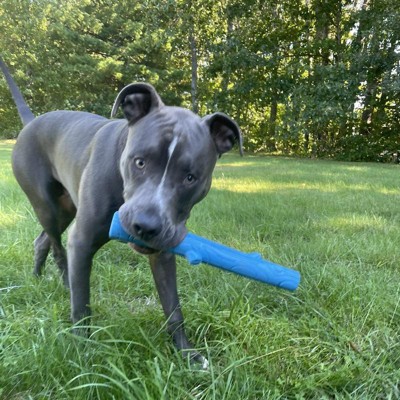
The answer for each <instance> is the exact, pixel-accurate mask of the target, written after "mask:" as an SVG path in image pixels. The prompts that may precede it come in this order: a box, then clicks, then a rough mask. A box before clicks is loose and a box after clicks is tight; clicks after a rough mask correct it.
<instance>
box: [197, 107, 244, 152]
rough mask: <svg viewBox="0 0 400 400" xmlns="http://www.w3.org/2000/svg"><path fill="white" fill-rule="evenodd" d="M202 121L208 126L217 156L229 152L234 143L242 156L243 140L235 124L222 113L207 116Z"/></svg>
mask: <svg viewBox="0 0 400 400" xmlns="http://www.w3.org/2000/svg"><path fill="white" fill-rule="evenodd" d="M203 121H204V122H205V123H206V124H207V125H208V128H209V129H210V134H211V136H212V138H213V140H214V143H215V146H216V148H217V152H218V154H219V155H221V154H223V153H226V152H227V151H229V150H231V149H232V147H233V146H234V144H235V143H237V144H238V146H239V152H240V155H241V156H243V139H242V133H241V131H240V128H239V126H238V125H237V123H236V122H235V121H234V120H233V119H231V118H229V117H228V116H227V115H225V114H223V113H219V112H218V113H215V114H211V115H207V116H206V117H204V118H203Z"/></svg>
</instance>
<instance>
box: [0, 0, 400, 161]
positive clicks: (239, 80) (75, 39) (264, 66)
mask: <svg viewBox="0 0 400 400" xmlns="http://www.w3.org/2000/svg"><path fill="white" fill-rule="evenodd" d="M0 26H1V27H2V34H1V36H0V52H1V54H2V57H3V59H4V61H5V62H6V63H7V64H8V65H9V67H10V69H11V70H12V72H13V74H14V76H15V78H16V80H17V81H18V84H19V85H20V87H21V89H22V90H23V93H24V95H25V98H26V99H27V101H28V103H29V104H30V106H31V107H32V109H33V111H34V113H35V114H40V113H43V112H45V111H50V110H55V109H75V110H85V111H89V112H96V113H98V114H101V115H104V116H108V115H109V114H110V110H111V106H112V103H113V100H114V97H115V95H116V93H117V92H118V90H119V89H121V88H122V87H123V86H124V85H126V84H128V83H130V82H135V81H143V80H145V81H148V82H150V83H152V84H153V85H154V86H155V87H156V88H157V90H158V91H159V93H161V95H162V97H163V99H164V101H165V103H166V104H168V105H180V106H185V107H188V108H191V109H192V110H194V111H195V112H198V113H199V114H201V115H203V114H206V113H210V112H213V111H216V110H218V111H223V112H225V113H227V114H229V115H231V116H232V117H233V118H235V119H236V120H237V121H238V123H239V124H240V126H241V127H242V130H243V133H244V137H245V146H246V148H247V150H249V151H261V152H274V153H281V154H295V155H301V156H313V157H331V158H336V159H341V160H365V161H377V160H381V161H390V160H392V158H393V154H396V153H397V152H398V151H400V104H399V100H400V3H399V0H396V1H395V2H393V0H390V1H389V0H352V1H348V0H279V1H277V0H268V1H264V0H213V1H211V0H189V1H183V0H140V1H137V0H129V1H111V0H19V1H15V0H2V3H1V6H0ZM20 127H21V125H20V123H19V120H18V116H17V113H16V110H15V107H14V105H13V103H12V100H11V98H10V95H9V94H8V90H7V87H6V84H5V81H4V80H0V136H2V137H12V136H15V135H16V134H17V132H18V130H19V129H20Z"/></svg>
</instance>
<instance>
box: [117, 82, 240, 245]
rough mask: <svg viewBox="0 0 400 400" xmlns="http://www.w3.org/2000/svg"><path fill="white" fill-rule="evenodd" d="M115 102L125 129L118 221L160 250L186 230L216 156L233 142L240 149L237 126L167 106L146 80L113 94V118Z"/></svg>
mask: <svg viewBox="0 0 400 400" xmlns="http://www.w3.org/2000/svg"><path fill="white" fill-rule="evenodd" d="M120 106H121V107H122V110H123V113H124V115H125V118H126V119H127V121H128V129H129V133H128V139H127V143H126V146H125V148H124V151H123V153H122V156H121V161H120V170H121V175H122V179H123V182H124V200H125V203H124V204H123V205H122V206H121V208H120V212H119V213H120V219H121V224H122V226H123V227H124V228H125V229H126V230H127V231H128V232H129V233H130V234H132V235H133V236H134V237H136V238H137V239H140V240H141V241H143V242H145V243H146V245H148V246H149V247H151V248H153V249H157V250H165V249H167V248H169V247H173V246H176V245H177V244H179V243H180V241H181V240H182V239H183V238H184V236H185V235H186V233H187V231H186V227H185V223H186V220H187V219H188V218H189V215H190V210H191V209H192V207H193V206H194V205H195V204H196V203H198V202H199V201H200V200H202V199H203V198H204V197H205V196H206V194H207V193H208V191H209V189H210V186H211V178H212V171H213V169H214V166H215V163H216V161H217V159H218V158H219V157H220V156H221V155H222V154H223V153H226V152H227V151H229V150H231V149H232V147H233V146H234V144H235V143H238V144H239V148H240V152H241V153H242V138H241V133H240V129H239V127H238V126H237V124H236V123H235V122H234V121H233V120H232V119H230V118H229V117H228V116H226V115H225V114H222V113H215V114H211V115H208V116H206V117H204V118H200V117H199V116H197V115H196V114H194V113H192V112H191V111H189V110H186V109H183V108H179V107H167V106H165V105H164V104H163V102H162V100H161V98H160V97H159V95H158V94H157V92H156V90H155V89H154V88H153V87H152V86H151V85H149V84H145V83H137V84H131V85H128V86H126V87H125V88H124V89H123V90H122V91H121V92H120V93H119V94H118V96H117V99H116V101H115V103H114V107H113V111H112V117H113V116H114V115H115V114H116V112H117V110H118V108H119V107H120Z"/></svg>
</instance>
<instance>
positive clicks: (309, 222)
mask: <svg viewBox="0 0 400 400" xmlns="http://www.w3.org/2000/svg"><path fill="white" fill-rule="evenodd" d="M11 149H12V143H10V142H4V141H3V142H0V239H1V240H0V251H1V254H0V398H1V399H3V398H4V399H7V400H8V399H10V400H14V399H15V400H17V399H18V400H20V399H52V400H59V399H74V400H75V399H84V400H87V399H155V400H159V399H171V400H175V399H216V400H223V399H232V400H233V399H234V400H238V399H398V398H399V397H400V267H399V260H400V188H399V174H400V169H399V168H400V167H398V166H395V165H381V164H372V163H371V164H361V163H360V164H352V163H338V162H330V161H316V160H299V159H290V158H283V157H256V156H245V157H244V158H240V157H238V156H236V155H228V156H226V157H223V158H222V159H221V160H220V161H219V163H218V166H217V168H216V170H215V173H214V181H213V187H212V189H211V192H210V194H209V195H208V197H207V198H206V199H205V200H204V201H203V202H202V203H200V204H199V205H197V206H196V207H195V209H194V210H193V212H192V216H191V218H190V222H189V228H190V230H191V231H193V232H195V233H196V234H199V235H203V236H205V237H208V238H210V239H213V240H218V241H220V242H222V243H225V244H227V245H229V246H231V247H235V248H237V249H240V250H243V251H246V252H247V251H248V252H250V251H257V252H260V253H262V254H263V256H264V257H265V258H268V259H270V260H272V261H274V262H276V263H279V264H282V265H285V266H287V267H290V268H293V269H297V270H299V271H300V272H301V276H302V281H301V284H300V287H299V289H298V290H297V291H295V292H293V293H292V292H288V291H285V290H281V289H277V288H274V287H271V286H268V285H265V284H261V283H258V282H254V281H250V280H248V279H245V278H242V277H239V276H236V275H233V274H229V273H226V272H222V271H220V270H217V269H215V268H212V267H210V266H205V265H201V266H198V267H192V266H190V265H188V264H187V263H186V262H185V261H184V260H179V290H180V294H181V302H182V306H183V311H184V313H185V316H186V328H187V331H188V334H189V337H190V338H191V339H192V340H193V341H194V343H196V345H197V347H198V348H199V349H200V350H201V351H202V353H203V354H204V355H206V356H207V357H208V359H209V361H210V368H209V370H208V371H206V372H204V371H199V370H195V369H193V368H191V367H190V366H189V365H188V364H187V362H185V361H183V360H181V358H180V356H179V354H177V353H176V352H175V350H174V349H173V347H172V345H171V343H170V341H169V338H168V336H167V334H166V333H165V330H164V328H165V326H164V325H165V321H164V317H163V314H162V311H161V307H160V305H159V302H158V299H157V295H156V292H155V288H154V285H153V282H152V277H151V273H150V270H149V268H148V265H147V260H146V258H145V257H143V256H140V255H137V254H134V253H132V251H131V250H130V249H129V248H128V247H127V246H126V245H123V244H120V243H116V242H115V243H109V244H107V245H106V246H105V247H104V248H103V249H102V250H100V251H99V252H98V254H97V256H96V259H95V265H94V269H93V274H92V302H93V307H92V308H93V314H94V317H93V321H92V324H93V328H92V335H91V336H90V338H81V337H75V336H74V335H73V334H71V333H70V329H69V328H70V323H69V296H68V292H67V291H66V289H64V287H63V286H62V284H61V282H60V279H59V276H58V272H57V268H56V267H55V265H54V262H53V261H52V260H49V262H48V265H47V267H46V271H45V272H46V274H45V276H44V277H43V278H42V279H35V278H34V277H33V276H32V275H31V271H32V267H33V248H32V241H33V240H34V238H35V237H36V236H37V235H38V234H39V232H40V227H39V225H38V223H37V222H36V219H35V216H34V215H33V213H32V209H31V207H30V205H29V203H28V202H27V200H26V198H25V197H24V195H23V194H22V192H21V190H20V189H19V187H18V186H17V184H16V182H15V180H14V178H13V176H12V172H11V167H10V161H9V160H10V155H11Z"/></svg>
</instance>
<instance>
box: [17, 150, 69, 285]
mask: <svg viewBox="0 0 400 400" xmlns="http://www.w3.org/2000/svg"><path fill="white" fill-rule="evenodd" d="M23 156H24V155H22V156H21V155H20V154H19V153H18V149H17V151H15V152H14V159H13V168H14V174H15V176H16V178H17V181H18V183H19V184H20V186H21V188H22V189H23V191H24V192H25V194H26V195H27V197H28V199H29V201H30V203H31V204H32V207H33V210H34V211H35V214H36V216H37V218H38V220H39V222H40V224H41V225H42V227H43V232H42V233H41V234H40V235H39V236H38V237H37V238H36V239H35V241H34V249H35V265H34V269H33V273H34V274H35V275H41V273H42V269H43V266H44V264H45V262H46V258H47V256H48V253H49V251H50V248H51V249H52V251H53V255H54V260H55V261H56V264H57V266H58V268H59V269H60V272H61V275H62V278H63V281H64V283H65V284H66V285H68V264H67V256H66V251H65V249H64V247H63V245H62V242H61V235H62V233H63V232H64V231H65V229H66V228H67V227H68V225H69V224H70V223H71V221H72V220H73V218H74V216H75V213H76V208H75V206H74V204H73V202H72V200H71V198H70V196H69V194H68V192H67V191H66V190H65V188H64V187H63V185H61V183H60V182H58V181H57V180H56V179H54V177H53V176H52V175H51V174H49V171H50V170H51V169H50V168H48V167H47V166H46V164H45V163H43V164H41V165H40V168H36V170H34V171H32V169H31V168H29V165H28V164H27V158H26V157H25V158H23Z"/></svg>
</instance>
